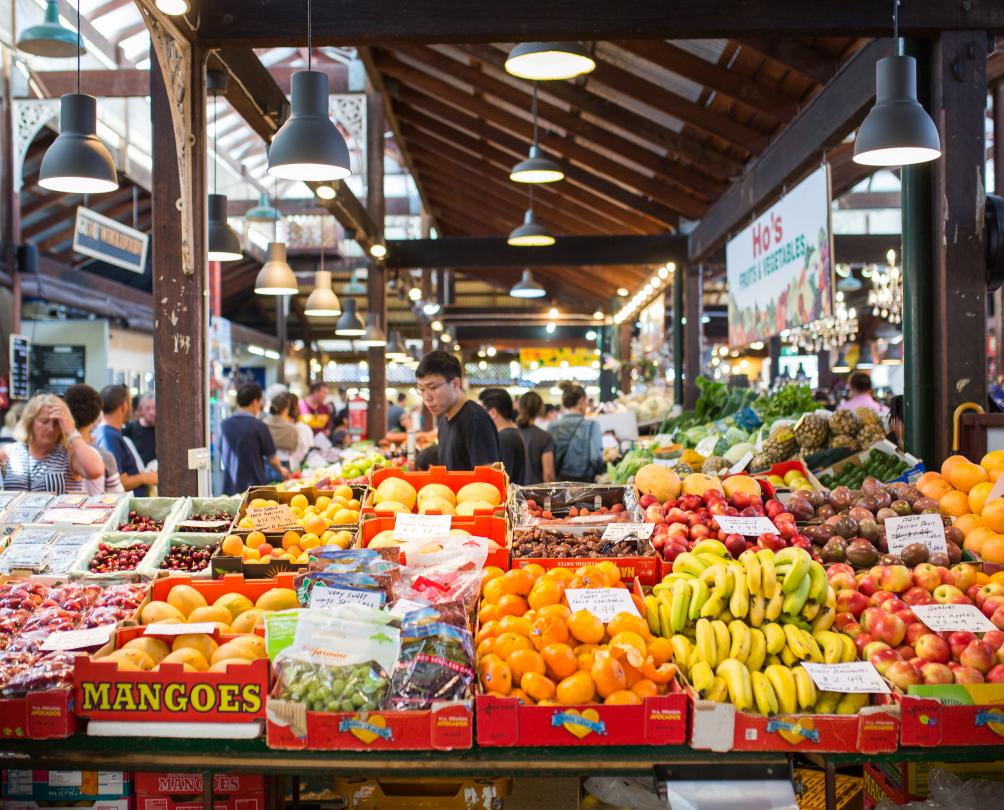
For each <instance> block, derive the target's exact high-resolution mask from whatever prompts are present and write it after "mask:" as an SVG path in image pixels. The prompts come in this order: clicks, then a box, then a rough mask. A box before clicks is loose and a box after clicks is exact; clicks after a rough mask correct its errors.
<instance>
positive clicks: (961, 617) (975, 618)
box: [910, 604, 997, 633]
mask: <svg viewBox="0 0 1004 810" xmlns="http://www.w3.org/2000/svg"><path fill="white" fill-rule="evenodd" d="M910 609H911V610H912V611H913V613H914V615H915V616H916V617H917V618H918V619H920V620H921V621H922V622H923V623H924V624H926V625H927V626H928V627H930V628H931V629H932V630H933V631H934V632H935V633H950V632H952V631H954V630H968V631H969V632H970V633H989V632H990V631H991V630H996V629H997V627H996V626H995V625H994V623H993V622H992V621H990V619H988V618H987V617H986V616H984V615H983V613H982V612H981V611H980V609H979V608H978V607H976V605H954V604H946V605H911V606H910Z"/></svg>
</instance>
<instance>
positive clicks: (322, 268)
mask: <svg viewBox="0 0 1004 810" xmlns="http://www.w3.org/2000/svg"><path fill="white" fill-rule="evenodd" d="M323 271H324V214H321V272H323Z"/></svg>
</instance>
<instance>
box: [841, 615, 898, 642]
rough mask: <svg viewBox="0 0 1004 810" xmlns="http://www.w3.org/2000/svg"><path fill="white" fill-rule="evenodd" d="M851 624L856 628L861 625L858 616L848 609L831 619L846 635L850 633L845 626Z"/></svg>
mask: <svg viewBox="0 0 1004 810" xmlns="http://www.w3.org/2000/svg"><path fill="white" fill-rule="evenodd" d="M851 625H856V626H857V627H858V628H860V627H861V625H860V624H858V617H857V616H855V615H854V614H853V613H851V612H850V611H845V612H843V613H838V614H837V615H836V616H835V617H834V619H833V626H834V627H836V628H837V630H839V631H840V632H841V633H843V634H844V635H846V636H850V635H851V634H850V633H848V632H847V628H848V627H850V626H851ZM907 632H909V628H907ZM851 638H853V636H851Z"/></svg>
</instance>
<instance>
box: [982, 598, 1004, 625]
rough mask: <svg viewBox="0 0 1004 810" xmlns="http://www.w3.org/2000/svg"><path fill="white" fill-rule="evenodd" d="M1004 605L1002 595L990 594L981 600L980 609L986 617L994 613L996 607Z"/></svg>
mask: <svg viewBox="0 0 1004 810" xmlns="http://www.w3.org/2000/svg"><path fill="white" fill-rule="evenodd" d="M1001 607H1004V596H991V597H989V598H987V599H984V600H983V604H982V605H980V610H982V611H983V615H984V616H986V617H987V618H988V619H989V618H990V617H991V616H993V615H994V613H995V612H996V611H997V609H998V608H1001Z"/></svg>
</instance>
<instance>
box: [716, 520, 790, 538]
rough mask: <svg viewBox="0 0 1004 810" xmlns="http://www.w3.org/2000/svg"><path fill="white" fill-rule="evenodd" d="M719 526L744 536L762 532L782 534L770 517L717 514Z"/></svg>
mask: <svg viewBox="0 0 1004 810" xmlns="http://www.w3.org/2000/svg"><path fill="white" fill-rule="evenodd" d="M715 520H716V521H717V522H718V525H719V527H720V528H721V529H722V530H723V531H725V532H728V533H729V534H741V535H742V536H743V537H756V536H757V535H761V534H780V532H779V531H778V530H777V526H775V525H774V524H773V523H772V522H771V519H770V518H768V517H732V516H731V515H715Z"/></svg>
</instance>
